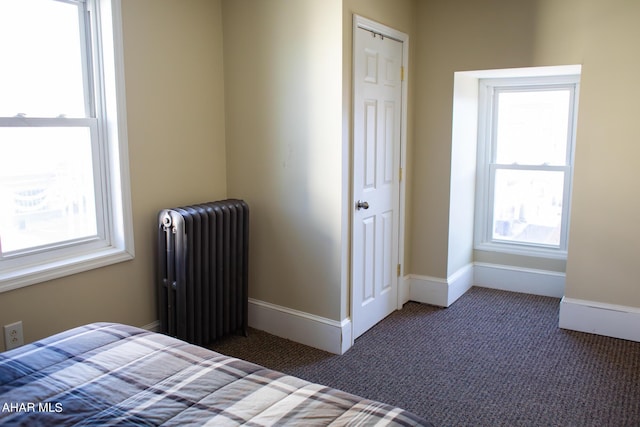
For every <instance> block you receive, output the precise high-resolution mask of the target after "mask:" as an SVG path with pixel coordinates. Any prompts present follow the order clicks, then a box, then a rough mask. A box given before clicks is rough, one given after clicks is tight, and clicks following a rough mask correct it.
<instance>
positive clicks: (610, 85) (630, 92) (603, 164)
mask: <svg viewBox="0 0 640 427" xmlns="http://www.w3.org/2000/svg"><path fill="white" fill-rule="evenodd" d="M638 16H640V3H639V2H637V1H635V0H614V1H609V0H572V1H563V2H558V1H553V0H540V1H512V0H485V1H481V2H479V1H476V0H453V1H447V2H442V1H436V0H433V1H430V0H425V1H420V2H418V7H417V12H416V19H417V41H416V44H417V47H416V51H417V53H416V62H417V64H416V73H417V74H418V75H419V79H418V80H417V84H416V94H415V97H416V105H415V112H414V114H415V117H416V125H415V145H414V156H413V159H412V161H413V168H412V170H413V192H412V197H413V200H412V204H413V212H412V216H413V221H412V222H411V225H410V228H409V229H410V233H411V235H412V236H413V240H412V247H411V266H412V269H411V270H412V273H415V274H423V275H428V276H434V277H441V278H445V277H446V275H447V273H448V271H447V265H448V259H447V257H448V256H450V254H449V252H448V250H447V242H448V237H449V236H450V234H451V233H455V230H454V229H451V228H450V227H449V226H448V223H447V221H448V218H449V214H450V212H449V206H450V200H451V199H450V197H455V194H453V195H450V193H449V190H450V178H449V176H450V172H451V167H450V163H451V149H452V147H451V120H452V116H451V112H452V96H451V95H452V89H453V73H454V72H455V71H466V70H480V69H496V68H510V67H523V66H542V65H565V64H576V63H577V64H582V65H583V68H582V84H581V93H580V106H579V123H578V134H577V143H576V156H575V174H574V193H573V200H572V211H571V228H570V242H569V257H568V260H567V263H566V273H567V274H566V296H568V297H572V298H579V299H586V300H593V301H600V302H607V303H613V304H620V305H626V306H633V307H639V306H640V292H638V290H639V289H638V288H640V284H639V282H638V280H637V275H636V271H635V268H634V264H635V263H636V262H637V261H636V259H637V255H638V253H640V251H639V249H640V227H639V226H638V225H637V218H639V217H640V215H639V214H640V200H639V198H638V197H636V194H635V193H637V191H636V190H635V188H636V187H637V186H636V185H635V183H636V182H638V181H639V180H640V172H639V170H640V169H638V168H637V167H635V163H636V159H637V158H638V156H639V155H640V145H639V144H637V143H636V140H637V135H638V134H639V132H638V131H639V130H640V129H639V127H640V125H639V123H640V121H639V120H638V119H637V118H638V117H639V116H640V115H639V113H640V107H639V105H638V103H637V99H638V95H640V89H639V87H638V85H637V84H636V78H637V75H638V71H640V70H639V68H640V57H639V56H638V55H635V52H636V51H637V47H636V43H637V40H639V39H640V27H638V26H637V23H636V21H637V17H638ZM475 259H476V260H482V261H490V262H502V263H505V264H512V265H520V266H524V267H535V268H540V266H541V265H545V266H547V267H548V268H549V269H551V270H558V269H560V270H562V269H563V267H564V266H563V263H562V262H558V261H554V262H551V263H545V262H544V261H541V260H528V259H524V258H522V257H496V256H495V255H491V254H482V253H480V254H478V253H476V254H475Z"/></svg>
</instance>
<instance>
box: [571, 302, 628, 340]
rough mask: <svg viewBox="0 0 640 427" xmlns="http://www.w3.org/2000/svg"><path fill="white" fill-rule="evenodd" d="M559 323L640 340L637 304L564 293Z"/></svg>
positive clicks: (601, 333)
mask: <svg viewBox="0 0 640 427" xmlns="http://www.w3.org/2000/svg"><path fill="white" fill-rule="evenodd" d="M559 326H560V327H561V328H563V329H570V330H573V331H579V332H587V333H590V334H596V335H604V336H607V337H613V338H621V339H625V340H630V341H638V342H640V308H637V307H627V306H622V305H614V304H606V303H601V302H596V301H585V300H580V299H574V298H566V297H564V298H562V301H561V302H560V321H559Z"/></svg>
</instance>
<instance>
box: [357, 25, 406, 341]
mask: <svg viewBox="0 0 640 427" xmlns="http://www.w3.org/2000/svg"><path fill="white" fill-rule="evenodd" d="M358 28H362V29H366V30H369V31H372V32H375V33H377V34H380V35H382V36H384V37H390V38H393V39H395V40H398V41H400V42H402V49H403V52H402V67H403V79H402V80H403V81H402V89H401V90H402V100H401V119H400V133H401V134H400V159H399V162H400V169H401V175H402V176H401V179H400V189H399V192H400V203H399V212H398V262H399V264H400V272H399V277H398V286H397V292H398V298H397V309H398V310H399V309H401V308H402V306H403V304H404V303H405V302H406V301H408V289H406V284H405V283H404V280H403V277H404V269H405V266H404V243H405V211H406V177H407V167H406V148H407V94H408V91H407V87H408V78H409V72H408V62H409V36H408V35H407V34H405V33H403V32H401V31H398V30H396V29H394V28H391V27H388V26H386V25H384V24H381V23H379V22H376V21H373V20H370V19H367V18H364V17H362V16H360V15H355V14H354V16H353V46H352V61H353V63H352V75H351V79H352V84H353V85H355V84H356V82H355V77H354V70H355V60H356V32H357V29H358ZM354 88H355V86H354V87H352V96H351V99H352V111H351V114H352V121H351V129H350V136H351V149H350V157H349V158H350V161H349V169H350V173H349V174H347V177H348V182H345V184H344V185H345V189H346V191H347V193H348V194H349V197H348V203H345V208H346V209H347V211H348V212H347V215H348V218H349V242H350V244H349V248H350V251H349V252H350V257H349V273H348V276H349V285H350V286H349V288H350V292H349V296H350V299H351V303H350V310H351V316H353V313H354V306H353V301H354V295H353V292H354V286H353V281H352V277H353V273H352V272H353V258H354V254H353V242H352V241H351V240H352V236H353V227H354V212H355V211H354V203H355V200H353V186H352V183H353V162H354V158H353V131H354V120H353V118H354V117H355V108H356V106H355V102H354V97H353V93H354ZM351 320H352V322H351V325H352V333H351V339H350V341H351V342H350V346H351V345H353V341H354V338H353V336H354V334H353V319H351Z"/></svg>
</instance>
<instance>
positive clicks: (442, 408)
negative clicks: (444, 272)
mask: <svg viewBox="0 0 640 427" xmlns="http://www.w3.org/2000/svg"><path fill="white" fill-rule="evenodd" d="M559 303H560V301H559V300H558V299H556V298H548V297H540V296H534V295H526V294H519V293H512V292H504V291H496V290H491V289H484V288H475V287H474V288H472V289H471V290H470V291H469V292H467V293H466V294H465V295H463V296H462V297H461V298H460V299H459V300H458V301H456V302H455V303H454V304H453V305H452V306H451V307H449V308H447V309H442V308H437V307H432V306H428V305H425V304H418V303H413V302H410V303H408V304H406V305H405V307H404V309H403V310H400V311H397V312H395V313H393V314H392V315H390V316H389V317H387V318H386V319H385V320H383V321H382V322H380V323H379V324H378V325H376V326H375V327H374V328H372V329H371V330H370V331H368V332H367V333H365V334H364V335H363V336H361V337H360V338H358V339H357V340H356V343H355V345H354V346H353V347H352V348H351V349H350V350H349V351H348V352H347V353H346V354H344V355H342V356H337V355H332V354H330V353H326V352H323V351H320V350H316V349H313V348H310V347H307V346H304V345H301V344H297V343H294V342H292V341H289V340H285V339H282V338H278V337H274V336H272V335H269V334H267V333H264V332H261V331H256V330H250V332H249V337H230V338H227V339H224V340H223V341H221V342H219V343H216V344H215V345H213V346H212V347H211V348H212V349H214V350H216V351H218V352H220V353H224V354H228V355H231V356H235V357H240V358H242V359H246V360H250V361H252V362H255V363H258V364H260V365H263V366H266V367H269V368H272V369H275V370H278V371H282V372H285V373H288V374H292V375H295V376H298V377H301V378H304V379H306V380H309V381H313V382H316V383H320V384H324V385H327V386H331V387H335V388H339V389H342V390H345V391H348V392H351V393H354V394H357V395H360V396H363V397H367V398H371V399H375V400H379V401H383V402H386V403H390V404H393V405H396V406H400V407H403V408H405V409H408V410H410V411H412V412H414V413H416V414H418V415H420V416H423V417H424V418H426V419H427V420H429V421H431V422H433V423H434V424H435V425H437V426H640V343H636V342H630V341H624V340H619V339H614V338H608V337H602V336H597V335H591V334H584V333H579V332H572V331H566V330H562V329H559V328H558V308H559Z"/></svg>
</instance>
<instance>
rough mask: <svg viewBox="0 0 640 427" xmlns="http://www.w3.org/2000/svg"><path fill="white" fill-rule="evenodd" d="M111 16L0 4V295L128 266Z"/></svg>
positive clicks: (79, 2) (81, 4) (49, 3)
mask: <svg viewBox="0 0 640 427" xmlns="http://www.w3.org/2000/svg"><path fill="white" fill-rule="evenodd" d="M119 6H120V3H119V1H111V0H28V1H25V0H0V57H2V67H0V291H2V290H8V289H13V288H16V287H20V286H24V285H28V284H31V283H36V282H39V281H43V280H47V279H51V278H54V277H60V276H63V275H66V274H71V273H74V272H78V271H82V270H86V269H89V268H93V267H97V266H102V265H106V264H110V263H113V262H118V261H121V260H125V259H130V258H131V257H132V256H133V241H132V236H131V214H130V202H129V191H128V175H127V174H128V163H127V147H126V127H125V115H124V92H123V88H124V85H123V81H122V76H123V72H122V61H121V37H120V27H119Z"/></svg>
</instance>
